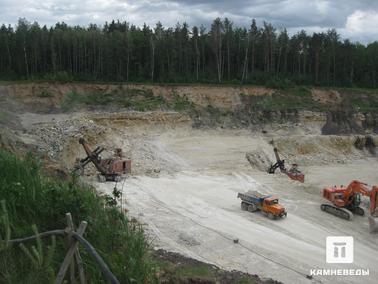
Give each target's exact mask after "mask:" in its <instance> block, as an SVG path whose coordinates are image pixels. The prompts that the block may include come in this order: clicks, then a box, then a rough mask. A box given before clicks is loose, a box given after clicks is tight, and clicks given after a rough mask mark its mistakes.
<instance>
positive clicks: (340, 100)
mask: <svg viewBox="0 0 378 284" xmlns="http://www.w3.org/2000/svg"><path fill="white" fill-rule="evenodd" d="M0 99H1V100H2V104H4V105H6V106H7V108H8V110H10V112H12V111H13V112H14V111H16V112H20V111H22V112H25V111H28V112H35V113H59V112H67V111H73V110H88V109H89V110H94V109H95V110H99V111H119V110H142V111H144V110H163V111H167V110H175V111H179V112H186V113H188V114H189V115H190V116H191V118H192V120H193V125H194V126H195V127H199V128H203V127H223V128H235V127H236V128H244V127H251V126H252V127H254V128H255V129H260V130H269V128H270V127H271V126H272V124H275V125H284V126H285V124H289V125H290V126H291V127H292V128H304V129H305V130H306V131H308V130H312V131H310V132H313V133H318V134H320V133H321V134H327V135H329V134H337V135H338V134H350V133H355V134H364V133H378V113H377V111H376V110H377V109H378V94H376V93H374V91H366V90H344V89H339V90H331V89H316V88H313V89H309V88H304V87H297V88H292V89H289V90H273V89H269V88H265V87H258V86H245V87H242V86H192V85H188V86H185V85H181V86H176V85H137V84H87V83H65V84H52V83H29V84H12V85H6V86H1V87H0ZM6 111H7V110H5V113H6ZM3 112H4V111H3ZM6 116H8V120H9V121H12V119H9V118H10V117H11V113H7V114H6ZM2 117H3V118H2ZM1 120H4V114H3V115H0V123H1ZM286 126H287V125H286ZM315 129H316V130H315ZM271 130H274V129H271Z"/></svg>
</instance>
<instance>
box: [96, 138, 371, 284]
mask: <svg viewBox="0 0 378 284" xmlns="http://www.w3.org/2000/svg"><path fill="white" fill-rule="evenodd" d="M150 143H152V144H153V145H154V149H155V150H156V152H157V153H155V154H156V155H160V156H161V157H162V158H164V159H166V160H167V161H168V162H170V163H171V164H172V165H175V166H176V168H177V169H178V171H177V172H176V173H171V174H167V173H164V174H160V176H159V177H147V176H134V177H130V178H129V179H127V180H126V183H125V187H124V201H123V206H124V207H126V208H127V209H128V210H129V214H130V215H131V216H133V217H136V218H137V219H138V220H139V221H140V222H142V223H144V224H146V229H147V230H148V232H149V233H150V235H151V239H152V242H153V244H154V246H156V247H159V248H164V249H167V250H171V251H176V252H180V253H182V254H184V255H186V256H189V257H193V258H196V259H199V260H202V261H205V262H209V263H213V264H216V265H218V266H219V267H221V268H224V269H228V270H232V269H238V270H241V271H245V272H248V273H252V274H258V275H259V276H260V277H263V278H264V277H267V278H273V279H276V280H279V281H282V282H284V283H378V235H371V234H369V232H368V220H367V217H366V216H365V217H359V216H356V217H355V219H354V220H353V221H344V220H341V219H338V218H337V217H334V216H332V215H328V214H326V213H324V212H321V211H320V208H319V207H320V204H321V203H322V202H323V199H322V197H321V189H322V187H323V186H326V185H333V184H347V183H348V182H350V181H351V180H352V179H359V180H362V181H364V182H367V183H369V184H378V175H377V166H378V162H377V160H376V159H364V160H356V161H351V162H349V163H347V164H335V165H310V166H308V167H302V170H303V171H304V172H305V174H306V183H305V184H304V185H302V184H300V183H297V182H294V181H291V180H289V179H288V178H287V177H286V176H284V175H280V174H277V175H269V174H266V173H264V172H261V171H258V170H253V169H252V168H251V166H250V165H249V164H248V162H247V161H246V159H245V153H246V152H247V151H250V150H254V149H262V150H264V151H265V150H267V151H271V146H270V145H269V144H268V143H267V142H266V140H264V139H262V138H259V137H256V136H254V135H251V134H250V133H247V132H220V131H211V132H204V131H190V132H188V133H186V134H184V133H183V132H177V133H176V132H172V131H171V132H169V133H162V134H159V135H155V136H154V138H153V140H152V141H150ZM96 186H97V188H98V189H99V190H100V191H104V192H107V193H110V192H111V191H112V189H113V186H114V184H111V183H107V184H96ZM249 189H255V190H259V191H260V192H262V193H274V194H276V195H278V196H279V197H280V202H281V203H282V204H283V205H284V206H285V207H286V208H287V211H288V217H287V218H286V219H282V220H269V219H268V218H266V217H265V216H263V215H261V214H260V213H249V212H244V211H241V210H240V200H238V199H237V198H236V196H237V193H238V192H244V191H247V190H249ZM340 235H341V236H353V237H354V241H355V249H354V253H355V255H354V263H353V264H347V265H346V264H338V265H327V264H326V261H325V242H326V237H327V236H340ZM234 239H239V243H238V244H235V243H234V242H233V240H234ZM314 268H342V269H344V268H363V269H370V276H365V277H357V276H349V277H340V276H338V277H334V276H323V277H321V276H315V277H314V278H313V279H312V280H308V279H306V277H305V275H306V274H309V273H310V269H314Z"/></svg>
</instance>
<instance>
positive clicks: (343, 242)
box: [326, 236, 354, 263]
mask: <svg viewBox="0 0 378 284" xmlns="http://www.w3.org/2000/svg"><path fill="white" fill-rule="evenodd" d="M353 245H354V244H353V237H341V236H340V237H327V241H326V262H327V263H353V252H354V251H353Z"/></svg>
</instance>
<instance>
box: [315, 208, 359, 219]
mask: <svg viewBox="0 0 378 284" xmlns="http://www.w3.org/2000/svg"><path fill="white" fill-rule="evenodd" d="M320 209H321V210H322V211H325V212H327V213H329V214H332V215H334V216H337V217H339V218H342V219H344V220H352V219H353V213H352V212H350V211H349V210H347V209H345V208H339V207H336V206H333V205H331V204H322V205H320Z"/></svg>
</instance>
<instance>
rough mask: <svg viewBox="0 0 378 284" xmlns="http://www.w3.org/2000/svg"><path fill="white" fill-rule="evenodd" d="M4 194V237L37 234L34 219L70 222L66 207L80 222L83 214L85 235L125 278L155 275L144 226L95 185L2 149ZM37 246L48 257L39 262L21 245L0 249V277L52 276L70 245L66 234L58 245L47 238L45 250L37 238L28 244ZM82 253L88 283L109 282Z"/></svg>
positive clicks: (43, 223) (41, 227)
mask: <svg viewBox="0 0 378 284" xmlns="http://www.w3.org/2000/svg"><path fill="white" fill-rule="evenodd" d="M0 196H1V199H2V200H4V202H5V203H4V204H5V207H6V211H4V210H0V236H2V237H3V238H5V237H4V236H6V233H7V232H8V231H10V234H11V236H10V238H11V239H14V238H19V237H26V236H30V235H33V234H35V229H33V225H35V228H38V231H39V232H43V231H48V230H53V229H62V228H64V227H65V226H66V224H65V213H66V212H71V214H72V216H73V220H74V222H75V225H76V226H77V225H78V223H79V222H80V221H82V220H85V221H87V222H88V227H87V230H86V233H85V238H87V239H88V240H89V241H90V242H91V243H92V245H93V246H94V247H95V248H96V250H97V251H98V252H99V254H100V255H101V256H102V257H103V258H104V260H105V262H106V263H107V264H108V266H109V267H110V269H111V270H112V272H113V273H114V274H115V275H116V277H117V278H118V279H119V280H120V282H121V283H130V282H131V279H134V280H135V281H136V283H151V282H154V281H155V272H154V271H155V266H154V264H153V263H152V261H150V256H149V246H148V242H147V240H146V238H145V235H144V232H143V230H142V229H141V227H140V226H139V225H137V224H135V223H132V222H129V221H128V219H127V218H126V217H125V215H123V214H122V213H120V211H119V210H118V208H116V207H110V206H107V205H106V203H105V201H104V199H103V198H101V197H99V196H98V195H97V194H96V193H95V191H94V189H93V188H90V187H87V186H84V185H81V184H79V183H78V182H77V181H76V179H75V178H72V179H71V180H69V181H62V180H57V179H55V178H52V177H46V176H45V175H44V174H43V173H42V172H41V170H40V165H39V163H38V161H37V160H36V159H34V158H33V157H32V156H30V155H28V156H27V157H26V158H25V159H24V160H20V159H18V158H16V157H15V156H14V155H12V154H10V153H8V152H6V151H4V150H1V149H0ZM6 216H8V217H7V218H6ZM6 219H9V221H7V222H5V221H4V220H6ZM6 224H9V226H7V225H6ZM7 228H9V229H10V230H8V229H7ZM0 238H1V237H0ZM0 244H3V243H1V242H0ZM32 246H35V248H34V250H36V251H37V253H32V255H34V257H35V256H36V255H42V256H44V258H43V259H45V261H42V262H41V263H40V264H38V263H37V264H35V263H34V262H33V261H32V258H30V257H29V256H28V254H27V252H26V251H25V250H23V249H20V248H19V247H10V248H5V249H4V247H3V248H2V249H0V283H51V282H52V281H53V279H54V276H55V274H56V273H57V270H58V269H59V265H60V263H61V262H62V260H63V257H64V253H65V251H66V248H65V246H64V240H62V239H60V238H57V239H56V245H55V248H54V246H53V243H52V240H51V239H50V240H44V241H43V243H42V250H41V251H40V249H39V247H40V246H39V245H38V243H36V242H31V243H30V244H26V249H27V250H29V251H30V250H31V249H32ZM0 247H1V246H0ZM36 248H38V249H36ZM50 254H52V255H51V256H50V257H49V255H50ZM81 254H82V257H83V259H84V262H85V268H86V272H87V278H88V283H104V281H103V280H102V275H101V272H100V271H99V269H98V268H97V266H96V264H95V263H94V262H93V260H92V259H91V258H90V257H89V256H88V255H87V253H86V252H85V251H84V250H83V249H81Z"/></svg>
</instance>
